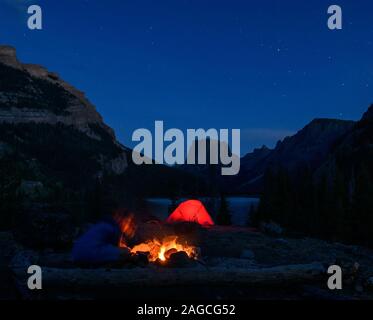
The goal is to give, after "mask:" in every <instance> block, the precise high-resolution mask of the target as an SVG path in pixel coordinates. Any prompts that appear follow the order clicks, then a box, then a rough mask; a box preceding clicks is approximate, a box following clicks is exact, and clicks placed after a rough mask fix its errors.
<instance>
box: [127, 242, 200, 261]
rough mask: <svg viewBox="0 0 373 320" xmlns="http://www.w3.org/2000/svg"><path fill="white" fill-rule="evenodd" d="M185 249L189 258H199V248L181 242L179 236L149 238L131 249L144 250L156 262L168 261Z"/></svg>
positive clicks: (137, 251)
mask: <svg viewBox="0 0 373 320" xmlns="http://www.w3.org/2000/svg"><path fill="white" fill-rule="evenodd" d="M180 251H184V252H185V253H186V254H187V255H188V257H189V258H191V259H197V258H198V253H197V248H196V247H194V246H190V245H188V244H181V243H179V242H178V237H177V236H168V237H165V238H164V239H163V240H161V241H159V240H158V239H154V240H149V241H146V242H144V243H141V244H138V245H136V246H134V247H133V248H132V249H131V252H132V253H139V252H143V253H146V254H148V258H149V261H151V262H154V261H157V260H158V259H159V260H161V261H163V262H164V261H167V260H168V259H169V258H170V256H171V255H172V254H173V253H176V252H180Z"/></svg>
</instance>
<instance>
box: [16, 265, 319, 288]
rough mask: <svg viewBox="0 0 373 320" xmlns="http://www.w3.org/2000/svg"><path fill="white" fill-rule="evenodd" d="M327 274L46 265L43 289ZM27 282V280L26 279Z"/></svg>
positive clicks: (291, 268) (315, 269)
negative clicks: (64, 267)
mask: <svg viewBox="0 0 373 320" xmlns="http://www.w3.org/2000/svg"><path fill="white" fill-rule="evenodd" d="M13 272H14V274H15V277H16V278H17V279H18V280H20V279H27V276H28V275H27V273H26V270H25V268H13ZM323 276H325V268H324V267H323V265H322V264H320V263H311V264H301V265H286V266H276V267H269V268H268V267H266V268H258V267H256V268H224V267H219V266H217V267H210V268H208V267H202V266H201V267H198V268H183V269H179V268H153V267H147V268H133V269H111V270H107V269H102V268H101V269H78V268H74V269H60V268H47V267H42V277H43V288H45V289H47V288H64V289H66V288H79V289H88V288H96V289H97V288H121V287H131V286H142V287H152V286H154V287H167V286H186V285H201V284H204V285H218V286H233V285H253V286H254V285H258V286H260V285H278V284H294V283H307V282H315V281H318V280H320V279H322V278H323ZM25 281H27V280H25Z"/></svg>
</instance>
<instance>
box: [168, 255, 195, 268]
mask: <svg viewBox="0 0 373 320" xmlns="http://www.w3.org/2000/svg"><path fill="white" fill-rule="evenodd" d="M190 264H191V259H190V258H189V256H188V254H187V253H186V252H185V251H179V252H175V253H173V254H171V255H170V259H169V260H168V266H169V267H173V268H185V267H188V266H190Z"/></svg>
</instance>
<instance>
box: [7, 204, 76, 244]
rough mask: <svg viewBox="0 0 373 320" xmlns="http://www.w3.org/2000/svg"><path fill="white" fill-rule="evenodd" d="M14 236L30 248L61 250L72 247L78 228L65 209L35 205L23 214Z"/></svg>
mask: <svg viewBox="0 0 373 320" xmlns="http://www.w3.org/2000/svg"><path fill="white" fill-rule="evenodd" d="M14 234H15V237H16V240H18V241H19V242H20V243H21V244H22V245H24V246H25V247H28V248H38V249H39V248H40V249H45V248H53V249H60V248H66V247H70V245H71V244H72V242H73V240H74V238H75V235H76V228H75V226H74V223H73V220H72V217H71V215H70V214H69V213H68V212H66V211H65V210H64V209H61V208H53V207H48V206H43V205H34V206H33V207H32V208H29V209H26V210H25V211H24V212H23V214H22V217H21V218H20V221H19V223H18V225H17V227H16V228H15V230H14Z"/></svg>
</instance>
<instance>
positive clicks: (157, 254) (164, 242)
mask: <svg viewBox="0 0 373 320" xmlns="http://www.w3.org/2000/svg"><path fill="white" fill-rule="evenodd" d="M119 225H120V227H121V231H122V236H121V238H120V241H119V247H121V248H128V249H129V250H130V251H131V253H132V254H139V253H141V254H145V255H146V256H147V257H148V260H149V262H157V263H161V264H164V263H167V261H168V260H169V259H170V258H171V256H172V255H173V254H176V253H181V254H182V253H184V254H185V255H186V256H187V257H188V258H189V259H194V260H196V259H198V256H199V250H198V248H197V247H195V246H192V245H189V244H188V243H186V242H185V241H181V240H180V239H179V237H178V236H177V235H168V236H165V237H163V238H162V239H159V238H154V239H150V240H146V241H144V242H142V243H140V244H136V245H134V246H133V247H132V248H131V247H129V246H128V244H127V241H126V239H131V238H133V237H134V235H135V233H136V224H135V222H134V217H133V216H132V215H130V216H128V217H126V218H124V219H123V218H122V219H121V220H120V222H119Z"/></svg>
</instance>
